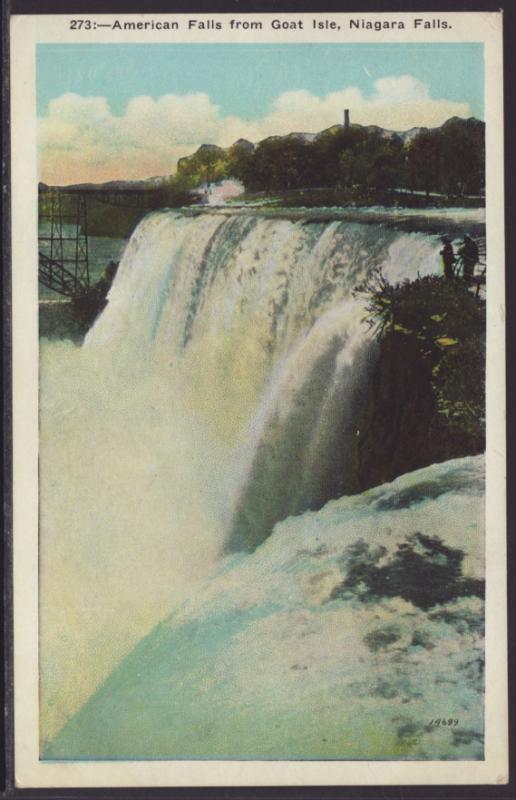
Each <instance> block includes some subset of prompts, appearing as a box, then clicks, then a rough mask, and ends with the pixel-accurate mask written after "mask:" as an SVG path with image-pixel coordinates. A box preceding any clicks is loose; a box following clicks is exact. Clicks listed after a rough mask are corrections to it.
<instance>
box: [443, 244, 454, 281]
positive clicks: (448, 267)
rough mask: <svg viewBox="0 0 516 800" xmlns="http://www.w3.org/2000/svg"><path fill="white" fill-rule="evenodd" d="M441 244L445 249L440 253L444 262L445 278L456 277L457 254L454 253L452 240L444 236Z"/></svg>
mask: <svg viewBox="0 0 516 800" xmlns="http://www.w3.org/2000/svg"><path fill="white" fill-rule="evenodd" d="M441 242H442V243H443V245H444V247H443V249H442V250H441V252H440V255H441V258H442V260H443V270H444V277H445V278H450V279H451V278H453V277H454V275H455V268H454V265H455V261H456V259H455V253H454V252H453V247H452V243H451V240H450V238H449V237H448V236H443V237H442V238H441Z"/></svg>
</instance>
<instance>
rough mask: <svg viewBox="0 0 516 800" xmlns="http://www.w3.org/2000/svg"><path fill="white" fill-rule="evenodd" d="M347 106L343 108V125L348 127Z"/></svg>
mask: <svg viewBox="0 0 516 800" xmlns="http://www.w3.org/2000/svg"><path fill="white" fill-rule="evenodd" d="M349 125H350V123H349V108H346V109H344V127H345V128H349Z"/></svg>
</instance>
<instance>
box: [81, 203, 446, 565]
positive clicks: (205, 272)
mask: <svg viewBox="0 0 516 800" xmlns="http://www.w3.org/2000/svg"><path fill="white" fill-rule="evenodd" d="M436 263H437V243H436V240H432V239H431V238H430V237H428V236H425V235H422V234H421V233H416V232H412V233H406V232H405V233H400V232H399V231H397V230H395V229H392V228H389V227H386V226H377V225H370V224H369V225H366V224H361V223H357V222H345V221H339V220H334V221H330V222H324V221H323V222H321V221H318V220H317V219H311V218H310V216H307V217H306V218H304V219H298V220H289V219H274V218H272V219H271V218H266V217H263V216H259V215H250V214H243V215H239V214H231V213H229V214H227V213H226V214H222V213H217V214H213V213H211V214H210V213H204V214H200V215H199V214H188V213H184V212H183V213H181V212H172V211H161V212H158V213H155V214H152V215H150V216H148V217H147V218H146V219H145V220H144V221H143V222H142V223H141V225H140V227H139V228H138V229H137V231H136V232H135V233H134V235H133V237H132V239H131V241H130V242H129V244H128V246H127V249H126V251H125V254H124V257H123V259H122V262H121V264H120V268H119V270H118V273H117V276H116V279H115V282H114V284H113V287H112V289H111V292H110V295H109V303H108V306H107V308H106V310H105V311H104V313H103V314H102V316H101V317H100V319H99V320H98V321H97V323H96V324H95V326H94V328H93V329H92V330H91V331H90V333H89V335H88V337H87V340H86V348H88V349H93V348H97V349H99V348H100V349H103V350H108V351H109V352H111V353H112V354H113V357H114V359H115V360H116V361H117V362H120V360H122V361H123V360H124V359H126V360H128V362H129V363H130V364H134V363H135V362H138V361H141V360H145V361H148V362H149V363H152V364H153V365H154V366H155V367H156V368H157V369H158V370H163V369H164V370H165V371H166V372H167V375H168V378H167V379H170V380H173V381H174V382H175V384H176V385H177V386H178V387H180V392H181V394H182V395H183V397H184V398H185V399H186V401H187V404H188V406H189V407H190V408H193V409H196V410H198V411H199V412H200V413H202V414H203V416H204V418H205V420H206V423H207V425H208V426H209V427H210V428H211V429H212V431H213V433H214V435H215V436H221V435H222V436H223V437H225V438H226V439H227V441H229V442H230V444H231V447H232V451H233V459H232V461H233V470H231V469H229V470H228V474H227V475H226V500H225V510H224V513H225V517H226V521H225V525H226V527H227V531H226V543H225V547H226V549H229V550H232V549H236V550H238V549H252V548H254V547H255V546H256V545H257V544H259V543H260V542H261V541H263V539H264V538H266V536H267V535H268V534H269V533H270V531H271V530H272V527H273V525H274V524H275V523H276V522H277V521H278V520H280V519H283V518H285V517H286V516H288V515H291V514H297V513H300V512H302V511H304V510H306V509H308V508H313V509H316V508H320V507H321V506H322V505H324V503H325V502H326V501H327V500H328V499H330V498H332V497H338V496H340V495H342V494H344V493H348V494H349V493H352V492H353V491H356V482H355V476H354V472H353V460H354V458H355V449H356V442H357V439H358V436H359V435H360V431H359V430H358V426H357V423H356V417H357V412H358V410H359V409H360V408H361V407H362V406H363V404H364V402H365V399H366V397H367V385H368V377H369V373H370V367H371V365H372V364H373V363H374V358H375V345H374V341H373V340H372V337H371V335H370V332H369V330H368V327H367V325H366V324H365V323H364V307H363V302H362V301H361V300H360V299H356V298H355V297H353V289H354V288H355V287H356V286H357V285H358V284H360V283H361V282H363V281H364V279H366V278H367V276H368V275H369V274H370V273H371V271H372V270H374V269H375V268H378V267H382V269H383V271H384V273H385V274H386V275H387V276H388V277H390V278H391V279H396V280H398V279H402V278H404V277H415V276H416V274H417V273H422V274H424V273H428V272H431V271H434V270H435V268H436Z"/></svg>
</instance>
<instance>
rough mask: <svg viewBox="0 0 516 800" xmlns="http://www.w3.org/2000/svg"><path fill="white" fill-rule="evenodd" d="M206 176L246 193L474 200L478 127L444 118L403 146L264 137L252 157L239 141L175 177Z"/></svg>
mask: <svg viewBox="0 0 516 800" xmlns="http://www.w3.org/2000/svg"><path fill="white" fill-rule="evenodd" d="M203 159H204V160H203ZM205 162H209V165H210V166H209V170H208V169H207V166H206V163H205ZM208 172H210V174H211V176H212V177H211V178H209V179H210V180H218V179H221V178H227V177H234V178H238V180H241V181H242V182H243V183H244V184H245V186H246V188H247V189H248V190H249V191H252V192H257V191H265V192H274V191H292V190H296V189H303V188H304V189H308V188H311V187H319V188H329V189H330V188H332V189H346V190H352V189H353V190H355V191H356V190H357V189H358V190H360V191H371V190H372V191H375V192H381V191H392V190H393V189H397V188H401V189H410V190H412V191H423V192H426V193H427V194H429V193H430V192H437V193H442V194H448V195H464V194H475V195H478V194H480V193H481V191H482V189H483V186H484V125H483V123H481V122H479V121H478V120H463V119H451V120H449V121H448V122H447V123H445V124H444V125H443V126H442V127H441V128H438V129H436V130H430V131H425V130H423V131H421V132H420V133H418V134H416V135H415V136H414V137H413V138H412V139H411V141H410V142H408V143H407V144H403V141H402V140H401V138H400V137H399V136H396V135H394V136H390V137H385V136H382V134H381V131H380V130H379V129H377V128H374V127H372V128H367V127H361V126H351V127H350V128H344V127H342V126H341V125H335V126H334V127H332V128H329V129H328V130H325V131H323V132H322V133H320V134H318V135H317V136H316V137H315V139H313V140H312V141H307V140H305V139H304V138H302V137H301V136H299V135H296V134H291V135H290V136H271V137H269V138H268V139H264V141H262V142H260V143H259V144H258V146H257V147H256V148H255V149H254V151H253V150H252V147H250V146H249V143H244V142H242V143H239V142H237V143H235V144H234V145H233V146H232V147H231V148H229V150H227V151H224V150H221V148H215V147H213V146H208V145H204V146H203V147H202V148H200V149H199V150H198V151H197V153H195V154H194V155H193V156H190V158H188V159H182V160H181V162H180V164H179V167H178V174H188V175H191V176H192V177H194V178H195V179H196V180H197V182H198V183H200V182H202V181H204V180H206V176H207V174H208Z"/></svg>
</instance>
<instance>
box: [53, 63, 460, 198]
mask: <svg viewBox="0 0 516 800" xmlns="http://www.w3.org/2000/svg"><path fill="white" fill-rule="evenodd" d="M373 87H374V89H373V93H372V94H371V95H370V96H367V97H366V96H364V95H363V94H362V92H361V91H360V90H359V89H357V88H356V87H346V88H343V89H342V90H340V91H337V92H331V93H330V94H327V95H326V96H325V97H318V96H317V95H315V94H312V93H311V92H308V91H306V90H304V89H298V90H292V91H286V92H283V93H282V94H281V95H279V96H278V97H277V98H276V99H275V100H274V101H273V102H272V104H271V105H270V107H269V109H268V110H267V112H266V113H265V115H264V116H263V117H261V118H260V119H253V120H245V119H241V118H240V117H237V116H234V115H230V116H223V115H222V114H221V112H220V109H219V107H218V106H217V105H216V104H215V103H213V101H212V100H211V99H210V97H209V96H208V95H207V94H205V93H203V92H196V93H192V94H187V95H176V94H167V95H164V96H162V97H160V98H158V99H157V100H156V99H154V98H152V97H149V96H147V95H142V96H139V97H133V98H132V99H131V100H130V102H129V103H128V105H127V107H126V109H125V111H124V113H123V114H122V115H115V114H113V112H112V110H111V108H110V106H109V102H108V100H107V99H106V98H105V97H83V96H81V95H78V94H73V93H67V94H63V95H61V96H60V97H57V98H55V99H53V100H52V101H51V102H50V103H49V105H48V109H47V113H46V114H45V115H44V116H43V117H41V118H40V120H39V148H40V168H41V169H40V172H41V179H42V180H43V181H45V182H47V183H56V184H66V183H76V182H81V181H104V180H114V179H120V178H127V179H130V178H144V177H149V176H152V175H167V174H170V173H171V172H173V171H174V169H175V166H176V164H177V160H178V159H179V158H181V157H182V156H185V155H189V154H190V153H192V152H193V151H194V150H196V149H197V147H199V145H201V144H202V143H206V142H209V143H214V144H220V145H222V146H227V145H230V144H231V143H232V142H234V141H235V140H236V139H238V138H241V137H243V138H246V139H250V140H251V141H254V142H257V141H260V140H261V139H264V138H265V137H267V136H271V135H274V134H286V133H291V132H293V131H306V132H316V131H319V130H322V129H324V128H326V127H329V126H330V125H334V124H335V123H340V122H342V119H343V110H344V108H349V109H350V112H351V118H352V122H357V123H360V124H362V125H369V124H374V125H380V126H382V127H384V128H389V129H391V130H406V129H408V128H411V127H413V126H419V125H422V126H428V127H434V126H437V125H440V124H442V123H443V122H444V121H445V120H446V119H448V118H449V117H452V116H460V117H467V116H470V114H471V111H470V108H469V105H468V104H467V103H460V102H454V101H450V100H443V99H436V98H432V97H431V96H430V93H429V90H428V87H427V86H426V84H424V83H423V82H421V81H419V80H418V79H417V78H414V77H413V76H411V75H397V76H386V77H384V78H380V79H379V80H377V81H376V82H375V83H374V84H373Z"/></svg>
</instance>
